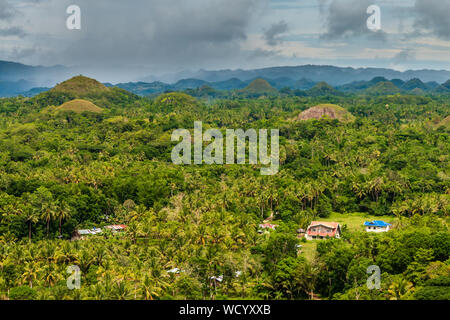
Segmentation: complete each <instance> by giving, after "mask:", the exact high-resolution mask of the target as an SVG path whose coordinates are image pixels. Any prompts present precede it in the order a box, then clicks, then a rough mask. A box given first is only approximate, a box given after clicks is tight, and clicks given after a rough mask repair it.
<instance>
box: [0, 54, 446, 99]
mask: <svg viewBox="0 0 450 320" xmlns="http://www.w3.org/2000/svg"><path fill="white" fill-rule="evenodd" d="M78 71H80V70H76V68H69V67H64V66H54V67H42V66H27V65H23V64H20V63H14V62H7V61H0V96H15V95H18V94H22V95H25V96H33V95H35V94H37V93H39V92H42V91H45V90H47V89H48V87H52V86H54V85H55V84H56V83H59V82H61V81H63V80H66V79H68V78H70V77H71V76H74V75H77V74H80V73H81V72H78ZM87 75H88V76H93V77H95V75H90V74H87ZM259 78H262V79H265V80H266V81H268V83H269V84H270V85H271V86H272V87H274V88H276V89H278V90H280V89H282V88H290V89H293V90H309V89H311V88H313V87H314V86H315V85H316V84H317V83H320V82H326V84H328V85H330V86H333V87H334V88H335V89H337V90H339V91H342V92H353V91H358V90H364V89H368V88H369V87H372V86H374V85H377V84H378V82H387V81H389V80H392V83H393V85H394V87H396V88H398V89H400V90H406V91H411V90H414V89H417V90H422V91H424V92H427V91H430V90H438V91H439V90H440V91H446V90H447V89H448V88H445V87H443V86H441V84H443V83H445V82H446V81H447V80H448V79H450V71H447V70H407V71H404V72H400V71H396V70H392V69H384V68H358V69H355V68H350V67H347V68H342V67H335V66H317V65H304V66H294V67H271V68H263V69H254V70H241V69H238V70H218V71H206V70H199V71H195V72H181V73H177V74H172V75H165V76H148V77H145V78H143V79H136V81H135V82H127V83H118V84H116V86H118V87H120V88H123V89H126V90H129V91H131V92H133V93H136V94H139V95H149V94H153V93H161V92H165V91H179V90H186V89H197V88H200V87H202V86H208V87H211V88H213V89H215V90H239V89H243V88H245V87H246V86H248V85H249V84H250V83H251V82H252V81H253V80H255V79H259ZM130 79H132V77H130ZM388 79H389V80H388ZM100 80H103V79H100ZM106 81H108V80H106ZM411 81H412V82H411ZM107 86H112V84H110V83H107ZM379 86H380V87H383V84H381V85H379ZM387 86H388V87H389V86H390V85H387ZM384 87H386V84H384ZM391 89H392V88H391ZM417 90H416V91H417ZM394 91H395V88H394Z"/></svg>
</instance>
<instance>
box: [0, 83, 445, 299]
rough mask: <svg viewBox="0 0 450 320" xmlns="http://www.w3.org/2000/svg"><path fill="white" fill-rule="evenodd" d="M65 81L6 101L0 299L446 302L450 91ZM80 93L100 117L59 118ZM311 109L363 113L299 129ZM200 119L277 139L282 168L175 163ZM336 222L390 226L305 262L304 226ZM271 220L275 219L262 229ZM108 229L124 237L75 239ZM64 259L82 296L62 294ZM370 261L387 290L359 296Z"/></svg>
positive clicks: (0, 104)
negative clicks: (142, 91)
mask: <svg viewBox="0 0 450 320" xmlns="http://www.w3.org/2000/svg"><path fill="white" fill-rule="evenodd" d="M64 88H65V89H64V90H51V91H48V92H44V93H41V94H39V95H37V96H36V97H33V98H24V97H14V98H4V99H0V115H1V117H0V299H237V298H241V299H243V298H245V299H449V298H450V288H449V287H450V265H449V253H450V233H449V230H448V213H449V209H450V182H449V172H450V170H449V169H450V166H449V154H450V152H449V149H450V144H449V127H448V115H449V110H450V97H449V96H448V95H445V94H442V95H438V94H435V95H406V94H395V95H376V96H370V95H362V94H361V95H358V94H346V95H340V96H333V95H317V96H295V95H290V94H278V95H274V96H265V95H259V96H258V97H252V98H245V97H242V96H236V97H230V98H229V99H211V98H206V99H201V98H194V97H192V96H190V95H187V94H186V93H182V92H172V93H165V94H162V95H160V96H158V97H139V96H136V95H134V94H132V93H129V92H127V91H125V90H123V89H118V88H108V89H107V90H91V91H90V90H89V88H88V89H86V90H83V91H82V92H81V91H79V93H77V91H76V90H75V91H71V90H70V88H69V89H67V87H64ZM74 99H84V100H86V101H89V102H90V103H92V104H93V105H95V106H96V107H98V108H99V110H101V111H98V112H76V110H75V111H74V110H69V111H66V110H61V109H58V107H59V106H61V105H63V104H64V103H66V102H69V101H72V100H74ZM320 104H335V105H338V106H341V107H343V108H344V109H346V110H347V111H348V112H349V113H351V114H352V115H353V116H354V117H355V119H354V120H353V121H349V122H340V121H339V120H337V119H329V118H328V119H327V118H325V119H320V120H316V119H310V120H299V119H298V115H299V114H300V113H301V112H302V111H305V110H307V109H309V108H311V107H314V106H316V105H320ZM96 110H97V109H96ZM446 119H447V120H446ZM194 121H202V122H203V129H204V130H206V129H208V128H219V129H221V130H223V131H224V130H225V129H234V128H242V129H249V128H255V129H263V128H264V129H272V128H273V129H279V130H280V164H281V166H280V171H279V173H278V174H276V175H273V176H262V175H260V170H259V169H260V165H206V164H203V165H182V166H179V165H174V164H173V163H172V161H171V150H172V148H173V147H174V146H175V145H176V142H172V141H171V134H172V132H173V130H175V129H178V128H186V129H193V126H194ZM336 215H339V216H346V215H348V216H354V215H358V216H361V217H366V216H367V217H369V216H370V217H377V216H378V217H383V219H384V218H385V217H390V218H391V219H392V221H394V223H393V228H392V230H391V231H389V232H388V233H385V234H368V233H366V232H364V229H363V228H362V226H361V228H360V229H352V228H350V227H348V226H346V225H343V236H342V238H341V239H329V240H323V241H320V242H318V243H317V248H316V250H314V252H313V254H312V255H306V254H305V252H304V251H302V250H301V249H299V246H298V245H303V246H304V245H305V244H306V242H305V240H304V238H300V237H298V235H297V229H299V228H303V229H306V228H307V226H308V225H309V223H310V222H311V221H313V220H320V219H326V218H329V217H330V216H336ZM268 217H273V220H272V222H271V223H275V224H277V225H278V227H277V228H276V230H273V231H272V230H270V231H267V232H263V233H258V230H259V227H258V225H259V224H261V223H262V222H263V221H264V220H265V219H267V218H268ZM380 219H381V218H380ZM111 224H125V225H127V229H126V232H125V233H123V234H113V233H111V232H103V233H102V234H100V235H97V236H91V237H89V238H88V239H87V240H81V241H70V239H71V237H72V235H73V233H74V231H75V230H77V229H83V228H85V229H90V228H93V227H104V226H106V225H111ZM71 265H78V266H79V267H80V269H81V272H82V278H81V289H80V290H69V289H68V288H67V287H66V279H67V277H68V275H67V273H66V269H67V267H68V266H71ZM369 265H378V266H379V267H380V269H381V272H382V277H381V288H380V289H379V290H369V289H368V288H367V286H366V280H367V277H368V275H367V273H366V269H367V267H368V266H369ZM174 268H178V270H180V272H179V273H178V274H176V273H168V272H167V271H168V270H170V269H174ZM218 276H223V281H222V282H218V281H216V280H214V279H212V277H218Z"/></svg>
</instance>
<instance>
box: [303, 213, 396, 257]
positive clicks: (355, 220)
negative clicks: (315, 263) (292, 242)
mask: <svg viewBox="0 0 450 320" xmlns="http://www.w3.org/2000/svg"><path fill="white" fill-rule="evenodd" d="M317 220H318V221H324V222H338V223H340V224H341V227H342V226H344V225H347V228H348V231H350V232H356V231H364V230H365V228H364V222H365V221H373V220H383V221H385V222H388V223H391V224H393V223H394V222H395V217H393V216H372V215H368V214H364V213H347V214H341V213H332V214H331V215H330V217H328V218H319V219H317ZM318 241H321V240H310V241H307V242H301V243H300V244H301V245H302V248H301V250H299V254H300V255H303V256H304V257H305V258H306V259H307V260H308V261H312V260H313V259H314V256H315V254H316V248H317V242H318Z"/></svg>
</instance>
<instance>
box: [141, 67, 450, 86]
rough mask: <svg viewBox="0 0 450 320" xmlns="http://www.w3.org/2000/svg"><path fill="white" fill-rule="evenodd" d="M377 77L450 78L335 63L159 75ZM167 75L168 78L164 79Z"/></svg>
mask: <svg viewBox="0 0 450 320" xmlns="http://www.w3.org/2000/svg"><path fill="white" fill-rule="evenodd" d="M375 77H384V78H387V79H400V80H403V81H407V80H410V79H414V78H418V79H420V80H422V81H424V82H429V81H436V82H439V83H442V82H444V81H447V80H448V79H450V71H447V70H407V71H404V72H401V71H396V70H392V69H385V68H350V67H347V68H342V67H335V66H320V65H304V66H293V67H272V68H263V69H253V70H241V69H238V70H219V71H206V70H200V71H196V72H182V73H178V74H172V75H166V76H163V77H160V78H159V79H158V80H159V81H164V80H165V81H166V82H176V81H178V80H180V79H187V78H191V79H199V80H203V81H208V82H218V81H226V80H228V79H232V78H236V79H239V80H241V81H248V80H252V79H256V78H263V79H283V78H285V79H292V80H294V81H297V80H300V79H310V80H311V81H314V82H320V81H326V82H327V83H329V84H330V85H332V86H339V85H344V84H346V83H350V82H354V81H369V80H371V79H373V78H375ZM164 78H166V79H164ZM141 80H142V81H143V82H153V81H155V77H147V78H143V79H141Z"/></svg>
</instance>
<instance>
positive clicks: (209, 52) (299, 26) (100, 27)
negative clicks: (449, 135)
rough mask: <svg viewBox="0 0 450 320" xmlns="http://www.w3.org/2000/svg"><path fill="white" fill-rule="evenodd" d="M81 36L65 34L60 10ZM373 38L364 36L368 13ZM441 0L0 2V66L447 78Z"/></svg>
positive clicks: (446, 2) (127, 73) (446, 1)
mask: <svg viewBox="0 0 450 320" xmlns="http://www.w3.org/2000/svg"><path fill="white" fill-rule="evenodd" d="M72 4H75V5H78V6H79V7H80V8H81V30H68V29H67V28H66V19H67V17H68V14H66V9H67V7H68V6H69V5H72ZM372 4H375V5H378V6H379V7H380V8H381V30H380V31H378V32H373V31H370V30H369V29H368V28H367V26H366V20H367V18H368V17H369V15H368V14H367V13H366V10H367V8H368V7H369V6H370V5H372ZM449 13H450V0H132V1H129V0H95V1H93V0H69V1H67V0H0V60H8V61H17V62H22V63H26V64H33V65H56V64H62V65H66V66H82V67H85V68H86V69H88V70H96V71H98V72H103V73H102V75H103V76H105V77H107V76H108V73H111V74H114V75H115V76H117V75H121V77H123V78H130V77H131V78H136V79H137V78H139V76H140V75H148V74H164V73H171V72H178V71H182V70H197V69H208V70H211V69H227V68H230V69H237V68H242V69H251V68H259V67H268V66H277V65H301V64H332V65H337V66H352V67H388V68H394V69H397V70H406V69H422V68H430V69H447V70H450V15H449Z"/></svg>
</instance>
